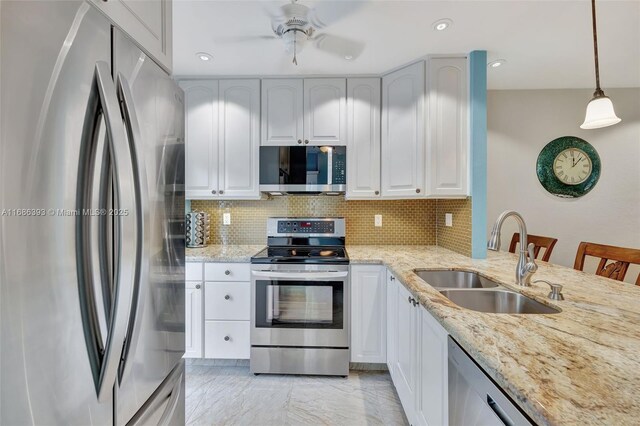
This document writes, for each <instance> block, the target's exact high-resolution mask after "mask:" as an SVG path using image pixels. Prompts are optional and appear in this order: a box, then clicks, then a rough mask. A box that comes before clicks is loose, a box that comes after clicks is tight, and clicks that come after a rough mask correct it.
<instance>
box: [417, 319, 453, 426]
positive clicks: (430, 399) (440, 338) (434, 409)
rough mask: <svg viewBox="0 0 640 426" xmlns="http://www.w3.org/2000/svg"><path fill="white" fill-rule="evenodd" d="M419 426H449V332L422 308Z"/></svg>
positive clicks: (419, 365) (419, 354) (419, 355)
mask: <svg viewBox="0 0 640 426" xmlns="http://www.w3.org/2000/svg"><path fill="white" fill-rule="evenodd" d="M419 316H420V327H419V328H420V334H419V339H418V342H419V344H418V381H419V383H418V395H417V396H418V398H417V400H416V401H417V402H416V408H415V412H416V422H415V424H418V425H429V426H440V425H447V424H449V409H448V407H449V406H448V370H447V366H448V353H447V332H446V330H445V329H444V328H443V327H442V326H441V325H440V323H439V322H438V321H436V320H435V318H433V316H432V315H431V314H430V313H429V312H427V310H426V309H424V308H423V307H420V308H419Z"/></svg>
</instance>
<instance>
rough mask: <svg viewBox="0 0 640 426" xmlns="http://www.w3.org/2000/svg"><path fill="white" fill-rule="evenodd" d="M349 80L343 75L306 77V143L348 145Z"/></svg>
mask: <svg viewBox="0 0 640 426" xmlns="http://www.w3.org/2000/svg"><path fill="white" fill-rule="evenodd" d="M346 85H347V82H346V79H344V78H311V79H305V80H304V143H305V144H308V145H346V143H347V140H346V139H347V100H346V97H347V96H346V94H347V93H346V92H347V87H346Z"/></svg>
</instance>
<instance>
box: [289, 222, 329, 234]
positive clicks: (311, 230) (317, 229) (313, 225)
mask: <svg viewBox="0 0 640 426" xmlns="http://www.w3.org/2000/svg"><path fill="white" fill-rule="evenodd" d="M334 232H335V225H334V222H333V221H328V220H280V221H278V233H280V234H291V233H302V234H333V233H334Z"/></svg>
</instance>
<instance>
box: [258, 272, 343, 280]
mask: <svg viewBox="0 0 640 426" xmlns="http://www.w3.org/2000/svg"><path fill="white" fill-rule="evenodd" d="M252 273H253V276H255V277H258V278H285V279H289V280H304V281H313V280H326V279H332V278H346V277H347V276H348V275H349V272H348V271H340V272H337V271H331V272H323V271H319V272H273V271H253V272H252Z"/></svg>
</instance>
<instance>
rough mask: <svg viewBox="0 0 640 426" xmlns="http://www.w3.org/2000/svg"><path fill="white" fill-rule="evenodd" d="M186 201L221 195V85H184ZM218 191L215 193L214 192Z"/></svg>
mask: <svg viewBox="0 0 640 426" xmlns="http://www.w3.org/2000/svg"><path fill="white" fill-rule="evenodd" d="M180 87H182V89H183V90H184V99H185V101H184V103H185V150H186V159H185V162H186V164H185V187H186V198H187V199H207V198H214V197H215V196H216V194H217V192H218V81H217V80H196V81H183V82H181V83H180ZM214 191H215V192H214Z"/></svg>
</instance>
